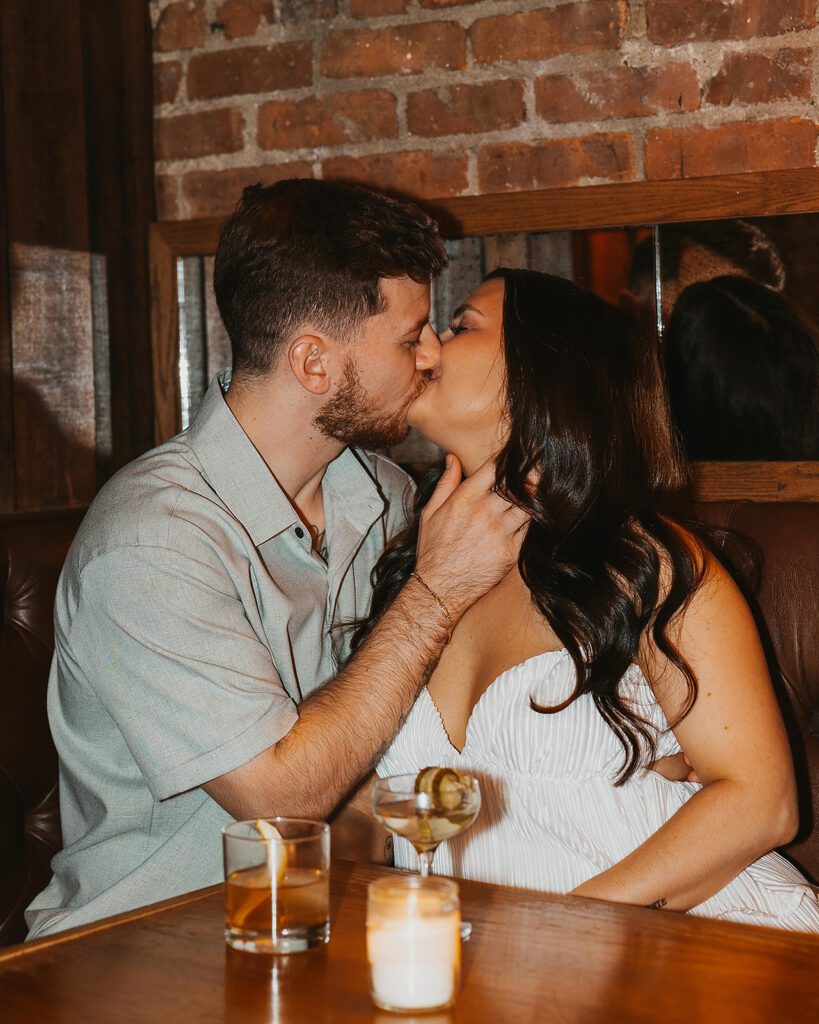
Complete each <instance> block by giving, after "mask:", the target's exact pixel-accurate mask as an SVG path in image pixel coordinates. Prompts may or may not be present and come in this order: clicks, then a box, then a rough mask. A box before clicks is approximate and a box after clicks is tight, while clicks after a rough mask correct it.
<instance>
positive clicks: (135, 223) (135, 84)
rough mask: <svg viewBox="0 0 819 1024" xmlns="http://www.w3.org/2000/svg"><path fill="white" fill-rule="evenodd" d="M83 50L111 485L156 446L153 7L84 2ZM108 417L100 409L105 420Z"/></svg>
mask: <svg viewBox="0 0 819 1024" xmlns="http://www.w3.org/2000/svg"><path fill="white" fill-rule="evenodd" d="M82 41H83V53H84V62H85V64H84V71H85V97H84V98H85V124H86V140H87V152H88V159H87V179H88V190H89V191H88V194H89V196H90V201H89V203H88V213H89V238H90V242H91V248H92V251H93V252H94V253H96V254H100V256H101V257H102V259H104V261H105V268H106V279H107V287H108V334H109V351H108V359H109V364H110V392H111V397H110V415H111V425H110V430H111V445H112V448H111V451H110V454H109V455H108V456H107V457H106V454H105V452H104V450H103V449H102V446H100V445H98V455H99V476H100V482H102V480H104V479H105V478H106V477H107V476H108V475H109V473H110V472H111V470H113V469H118V468H119V467H120V466H122V465H124V464H125V463H126V462H129V461H130V460H131V459H133V458H135V456H137V455H139V454H141V453H142V452H144V451H146V450H147V449H148V448H150V447H151V445H152V444H153V382H152V378H151V346H150V333H151V314H150V284H149V271H148V225H149V224H150V223H151V222H152V221H153V220H155V219H156V203H155V197H154V151H153V131H154V125H153V113H154V111H153V67H152V57H153V45H152V36H151V24H150V17H149V10H148V4H147V3H145V2H144V0H117V2H116V3H112V2H111V0H83V23H82ZM101 369H102V370H103V372H104V371H105V368H104V367H101ZM98 398H99V395H98ZM104 411H105V410H104V409H102V408H100V405H99V401H98V414H103V415H104Z"/></svg>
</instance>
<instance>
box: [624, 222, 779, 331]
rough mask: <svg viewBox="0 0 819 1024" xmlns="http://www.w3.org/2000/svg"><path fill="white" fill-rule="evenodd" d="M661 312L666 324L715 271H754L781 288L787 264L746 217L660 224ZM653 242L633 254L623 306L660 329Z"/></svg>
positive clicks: (746, 273)
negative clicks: (685, 296) (691, 288)
mask: <svg viewBox="0 0 819 1024" xmlns="http://www.w3.org/2000/svg"><path fill="white" fill-rule="evenodd" d="M660 273H661V276H662V318H663V323H665V324H667V323H668V321H669V319H670V317H671V311H672V310H673V308H674V305H675V303H676V301H677V299H678V298H679V296H680V294H681V292H683V291H684V289H685V288H687V287H688V285H690V284H694V283H695V282H697V281H710V280H711V279H712V278H715V277H723V276H726V275H729V276H738V277H750V278H753V279H754V280H755V281H758V282H759V283H760V284H764V285H766V286H767V287H768V288H773V289H774V291H779V292H781V291H782V289H783V288H784V287H785V266H784V264H783V262H782V257H781V256H780V255H779V251H778V250H777V248H776V246H775V245H774V243H773V242H772V241H771V239H770V238H769V237H768V236H767V235H766V234H765V232H764V231H762V229H761V228H759V227H757V226H756V225H755V224H751V223H750V222H749V221H745V220H722V221H704V222H702V223H699V222H695V223H683V224H663V225H661V227H660ZM655 299H656V296H655V281H654V244H653V240H652V239H651V238H646V239H644V240H643V241H642V242H639V243H638V244H637V246H635V249H634V252H633V253H632V257H631V268H630V271H629V286H628V289H627V290H624V291H623V292H622V293H621V295H620V300H619V301H620V306H621V308H622V309H624V310H625V311H626V312H629V313H632V314H633V315H635V316H636V317H637V319H638V320H639V322H640V323H641V324H642V325H643V326H644V327H645V328H647V329H648V330H650V331H652V332H653V331H654V330H655V329H656V315H655Z"/></svg>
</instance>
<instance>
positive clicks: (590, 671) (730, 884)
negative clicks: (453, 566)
mask: <svg viewBox="0 0 819 1024" xmlns="http://www.w3.org/2000/svg"><path fill="white" fill-rule="evenodd" d="M441 341H442V351H441V364H440V368H439V370H437V371H435V372H434V373H433V379H432V380H431V381H430V383H429V384H428V386H427V388H426V390H425V391H424V392H423V394H422V395H421V396H420V397H419V398H418V399H417V400H416V402H415V403H414V405H413V406H412V408H411V410H410V422H411V423H413V425H415V426H417V427H418V428H420V429H421V430H422V431H423V432H424V433H425V434H426V435H427V436H428V437H429V438H430V439H431V440H433V441H435V442H437V443H438V444H439V445H441V446H442V447H443V448H445V449H446V450H448V451H450V452H452V453H454V454H455V455H457V457H458V458H459V459H460V461H461V463H462V465H463V467H464V470H465V471H466V472H467V473H470V472H472V471H474V470H475V469H476V468H477V467H478V466H480V465H481V464H482V463H483V462H484V461H485V460H486V459H487V458H489V457H490V456H496V457H497V479H498V486H499V487H500V488H502V489H503V490H504V491H505V493H506V494H507V495H508V496H509V498H510V500H512V501H513V502H515V503H517V504H519V505H521V506H523V507H524V508H525V509H526V510H527V511H529V512H530V514H531V523H530V525H529V526H528V528H527V536H526V538H525V540H524V542H523V546H522V550H521V555H520V560H519V563H518V566H517V568H516V569H515V570H513V571H512V572H511V573H510V574H509V575H508V576H507V577H506V578H505V579H504V580H503V581H502V582H501V583H500V584H498V586H496V587H495V588H494V589H493V590H492V591H490V592H489V593H488V594H487V595H486V596H485V597H484V598H482V599H481V600H480V601H478V602H477V603H476V604H475V605H474V606H473V607H472V608H471V609H470V610H469V611H468V612H467V613H466V614H465V615H464V616H463V618H462V619H461V620H460V621H459V622H458V623H457V626H456V628H455V630H454V633H453V635H452V639H451V643H450V644H449V645H448V646H447V647H446V648H445V649H444V653H443V655H442V657H441V659H440V662H439V663H438V665H437V667H436V669H435V671H434V673H433V674H432V676H431V678H430V681H429V684H428V686H427V687H426V688H425V690H423V691H422V693H421V695H420V696H419V699H418V701H417V702H416V704H415V706H414V708H413V710H412V712H411V713H410V715H409V717H408V718H407V721H406V723H405V725H404V727H403V728H402V730H401V732H400V733H399V734H398V736H397V737H396V738H395V740H394V741H393V743H392V744H391V746H390V747H389V749H388V750H387V751H386V753H385V755H384V757H383V760H382V761H381V763H380V764H379V766H378V769H377V770H378V774H379V775H382V776H384V775H394V774H401V773H407V772H415V771H417V770H420V769H421V768H423V767H425V766H427V765H443V766H449V767H454V768H456V769H462V770H464V771H472V772H474V773H476V774H477V775H478V776H479V777H480V779H481V784H482V791H483V810H482V813H481V816H480V818H479V819H478V821H477V823H476V824H475V825H474V826H473V828H472V829H471V830H469V831H468V832H466V833H464V835H463V836H461V837H459V838H458V839H455V840H452V841H451V842H450V843H448V844H444V845H443V846H442V847H441V848H440V849H439V851H438V853H437V855H436V860H435V870H436V871H438V872H441V873H442V874H454V875H456V876H461V877H469V878H477V879H484V880H488V881H493V882H500V883H504V884H511V885H519V886H524V887H528V888H538V889H544V890H548V891H555V892H571V893H574V894H576V895H578V896H586V897H594V898H599V899H606V900H614V901H618V902H625V903H633V904H638V905H644V906H651V907H664V908H667V909H669V910H693V911H694V912H695V913H697V914H703V915H707V916H712V917H722V918H728V919H732V920H737V921H748V922H756V923H759V924H770V925H776V926H780V927H787V928H794V929H802V930H810V931H817V930H819V904H817V899H816V896H815V895H814V893H813V891H812V890H811V889H810V888H809V887H808V886H807V884H806V883H805V880H804V879H803V878H802V876H801V875H800V874H799V872H798V871H797V870H796V869H795V868H793V867H792V866H791V865H790V864H789V863H787V862H786V861H785V860H784V859H783V858H781V857H779V856H778V855H776V854H767V851H769V850H771V849H772V848H774V847H776V846H778V845H780V844H782V843H784V842H786V841H788V840H789V839H791V838H792V836H793V834H794V832H795V829H796V802H795V787H794V778H793V767H792V763H791V759H790V753H789V748H788V743H787V739H786V736H785V732H784V728H783V725H782V721H781V718H780V715H779V711H778V709H777V705H776V701H775V698H774V695H773V691H772V687H771V683H770V679H769V677H768V673H767V669H766V665H765V659H764V656H763V653H762V649H761V646H760V642H759V637H758V635H757V632H756V629H755V627H754V624H753V621H752V618H751V616H750V613H749V611H748V608H747V606H746V605H745V603H744V601H743V600H742V598H741V596H740V594H739V592H738V590H737V589H736V587H735V585H734V584H733V582H732V580H731V578H730V577H729V576H728V574H727V573H726V571H725V570H724V569H723V567H722V566H721V565H720V563H719V562H718V561H717V560H716V558H714V557H713V555H711V554H709V553H708V550H707V547H706V546H705V544H704V542H703V541H702V540H701V539H700V536H699V534H698V532H697V529H696V528H695V527H693V526H687V527H684V526H683V525H682V524H681V523H678V522H675V521H674V520H673V519H671V518H668V517H667V516H665V515H662V514H661V513H660V511H659V509H660V505H661V502H662V501H663V500H664V499H666V498H667V497H668V496H669V495H670V494H671V493H672V492H673V491H674V490H676V489H678V488H679V486H680V484H681V483H682V482H683V480H684V463H683V462H682V460H681V456H680V453H679V451H678V448H677V444H676V440H675V436H674V433H673V430H672V428H671V425H670V419H669V414H668V409H667V400H666V396H665V392H664V388H663V384H662V380H661V374H660V370H659V366H658V362H657V357H656V353H654V352H653V351H652V350H651V349H650V348H649V347H647V346H643V345H641V343H640V341H639V339H638V337H637V336H636V334H635V333H634V332H632V329H631V326H630V321H629V320H628V319H627V318H626V317H625V316H624V315H623V314H622V313H620V312H618V311H617V310H616V309H614V308H613V307H610V306H608V305H607V304H606V303H604V302H603V301H602V300H600V299H598V298H597V297H596V296H594V295H592V294H591V293H588V292H584V291H582V290H581V289H579V288H577V287H575V286H574V285H573V284H571V283H570V282H568V281H564V280H560V279H558V278H554V277H549V276H547V275H543V274H535V273H532V272H529V271H512V270H500V271H496V272H495V273H493V274H491V275H490V276H489V277H488V278H487V279H486V280H485V281H484V283H483V284H482V285H481V286H480V287H479V288H478V289H477V291H476V292H475V293H474V294H473V295H472V296H471V297H470V298H469V300H468V301H467V302H466V303H465V304H464V305H463V306H462V307H461V308H460V309H459V310H458V311H457V312H456V314H455V316H454V319H453V322H452V324H451V325H450V327H449V329H448V330H447V331H446V332H445V333H444V334H443V336H442V338H441ZM429 493H430V488H429V487H427V488H426V489H425V490H424V489H422V491H421V492H420V494H419V502H418V509H419V510H420V507H422V505H423V503H424V501H425V499H426V497H427V496H428V495H429ZM416 535H417V521H416V524H415V526H414V527H412V528H410V530H409V532H408V533H407V534H405V535H404V536H403V537H401V538H398V539H397V540H396V541H395V542H394V543H393V545H392V546H391V548H390V549H389V550H388V551H387V552H386V553H385V555H384V557H383V559H382V561H381V563H380V565H379V567H378V570H377V577H378V578H377V584H376V590H375V595H374V601H373V609H372V613H371V617H370V620H369V621H368V623H366V624H365V625H364V626H363V627H362V629H361V630H359V632H358V634H357V637H356V640H357V641H358V642H360V640H361V638H362V637H363V636H364V635H366V632H367V630H368V629H369V628H370V627H371V626H372V624H373V622H375V621H376V620H377V618H378V616H379V614H381V612H383V610H384V608H385V607H386V605H387V604H388V603H389V601H390V600H391V598H392V596H393V595H394V594H395V593H396V591H397V589H398V588H399V587H400V585H401V583H402V582H403V581H404V580H405V579H406V577H407V576H408V574H409V573H410V572H411V571H412V569H413V566H414V550H415V539H416ZM667 723H671V726H672V729H671V730H669V728H668V725H667ZM680 746H682V748H683V749H684V750H685V752H686V756H687V758H688V759H689V761H690V762H691V764H692V765H693V767H694V769H695V770H696V772H697V774H698V776H699V778H700V779H701V781H702V786H700V785H697V784H694V783H679V782H669V781H667V780H666V779H664V778H663V777H661V776H660V775H659V774H657V773H656V772H652V771H646V770H645V766H646V765H648V764H650V763H651V762H653V761H654V759H655V758H657V757H659V756H664V755H668V754H672V753H675V752H678V751H679V749H680ZM765 854H767V855H765ZM396 863H397V864H398V865H399V866H402V867H411V866H413V865H414V863H415V859H414V854H413V853H412V850H411V848H410V847H409V846H408V844H406V843H405V842H404V841H403V840H398V841H397V842H396Z"/></svg>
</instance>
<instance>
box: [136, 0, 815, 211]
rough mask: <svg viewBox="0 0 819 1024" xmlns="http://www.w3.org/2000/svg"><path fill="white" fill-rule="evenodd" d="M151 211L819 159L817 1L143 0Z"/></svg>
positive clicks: (692, 172) (730, 169) (714, 170)
mask: <svg viewBox="0 0 819 1024" xmlns="http://www.w3.org/2000/svg"><path fill="white" fill-rule="evenodd" d="M151 10H152V15H153V18H154V24H155V40H154V45H155V70H156V103H157V106H156V156H157V192H158V196H159V209H160V216H161V217H163V218H178V217H196V216H207V215H213V214H222V213H224V212H226V211H228V210H229V209H230V208H231V207H232V206H233V204H234V202H235V200H236V198H237V196H238V193H239V190H240V189H241V187H242V185H244V184H246V183H247V182H249V181H255V180H263V181H265V182H269V181H274V180H276V179H277V178H279V177H282V176H291V175H313V176H315V177H319V176H321V177H343V178H346V179H354V180H358V181H362V182H367V183H371V184H375V185H378V186H381V187H383V188H386V189H393V190H400V191H404V192H408V193H414V194H416V195H422V196H427V197H431V196H448V195H461V194H474V193H482V192H498V191H505V190H517V189H533V188H549V187H560V186H567V185H578V184H580V185H584V184H597V183H600V182H613V181H632V180H640V179H659V178H679V177H695V176H701V175H710V174H730V173H734V172H739V171H750V170H764V169H774V168H784V167H812V166H814V164H815V162H816V149H817V145H816V144H817V125H816V115H815V107H814V106H813V104H814V102H815V100H816V98H817V92H818V91H819V28H817V0H630V2H629V0H582V2H577V0H518V2H516V3H512V2H508V0H477V2H474V0H153V2H151Z"/></svg>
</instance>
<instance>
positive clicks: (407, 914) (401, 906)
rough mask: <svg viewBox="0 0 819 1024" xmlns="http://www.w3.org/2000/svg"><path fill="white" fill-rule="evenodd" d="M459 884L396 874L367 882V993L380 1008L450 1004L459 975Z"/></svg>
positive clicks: (424, 1007) (417, 1008) (400, 1008)
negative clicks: (368, 988) (368, 972)
mask: <svg viewBox="0 0 819 1024" xmlns="http://www.w3.org/2000/svg"><path fill="white" fill-rule="evenodd" d="M460 925H461V912H460V905H459V901H458V886H457V885H456V884H455V882H453V881H450V879H447V878H420V877H419V876H417V875H395V876H392V877H389V878H379V879H378V880H377V881H375V882H371V883H370V887H369V892H368V899H367V957H368V959H369V962H370V991H371V994H372V998H373V1002H374V1003H375V1004H376V1006H379V1007H381V1009H382V1010H395V1011H398V1012H405V1011H407V1010H438V1009H444V1008H445V1007H447V1006H451V1005H452V1003H453V1002H454V1001H455V995H456V993H457V990H458V983H459V980H460V973H461V935H460Z"/></svg>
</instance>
